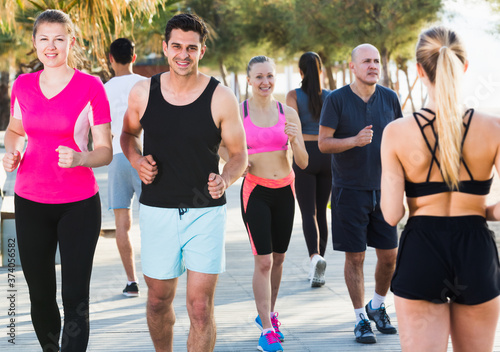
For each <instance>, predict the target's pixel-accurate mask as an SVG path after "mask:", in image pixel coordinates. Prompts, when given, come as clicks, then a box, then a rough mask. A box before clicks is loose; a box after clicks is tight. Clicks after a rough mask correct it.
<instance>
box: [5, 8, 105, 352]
mask: <svg viewBox="0 0 500 352" xmlns="http://www.w3.org/2000/svg"><path fill="white" fill-rule="evenodd" d="M33 45H34V47H35V49H36V53H37V56H38V59H39V60H40V61H41V62H42V64H43V66H44V69H43V70H42V71H38V72H35V73H30V74H24V75H21V76H19V77H18V78H17V80H16V81H15V82H14V85H13V87H12V96H11V99H12V101H11V118H10V122H9V126H8V127H7V131H6V133H5V150H6V154H5V156H4V158H3V166H4V168H5V170H6V171H8V172H12V171H14V170H15V169H16V168H17V167H18V166H19V170H18V171H17V176H16V184H15V188H14V191H15V212H16V230H17V241H18V245H19V255H20V259H21V264H22V267H23V272H24V276H25V278H26V282H27V283H28V287H29V293H30V301H31V319H32V322H33V326H34V328H35V332H36V335H37V338H38V341H39V342H40V345H41V347H42V350H43V351H59V350H61V351H63V352H64V351H72V352H77V351H78V352H83V351H86V350H87V344H88V338H89V286H90V276H91V272H92V262H93V258H94V251H95V247H96V245H97V240H98V238H99V231H100V227H101V204H100V199H99V194H98V186H97V182H96V180H95V177H94V174H93V172H92V168H93V167H99V166H103V165H107V164H109V163H110V161H111V159H112V157H113V153H112V148H111V132H110V121H111V118H110V112H109V103H108V99H107V98H106V93H105V91H104V87H103V85H102V83H101V81H100V79H99V78H96V77H92V76H90V75H88V74H85V73H82V72H80V71H79V70H76V69H74V68H73V63H72V48H73V46H74V45H75V36H74V32H73V24H72V23H71V20H70V18H69V16H68V15H67V14H65V13H64V12H62V11H58V10H47V11H44V12H42V13H41V14H40V15H39V16H38V17H37V19H36V21H35V24H34V28H33ZM89 129H90V130H91V131H92V137H93V143H94V149H93V151H88V150H87V143H88V133H89ZM25 136H28V138H29V143H28V146H27V148H26V151H25V153H24V155H23V156H21V152H22V151H23V148H24V141H25ZM58 244H59V250H60V254H61V274H62V301H63V306H64V328H63V332H62V342H61V344H59V337H60V335H61V316H60V313H59V307H58V305H57V300H56V271H55V253H56V248H57V245H58ZM59 346H61V349H59Z"/></svg>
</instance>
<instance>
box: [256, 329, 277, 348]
mask: <svg viewBox="0 0 500 352" xmlns="http://www.w3.org/2000/svg"><path fill="white" fill-rule="evenodd" d="M257 349H258V350H259V351H263V352H283V346H281V343H280V340H279V338H278V335H277V334H276V333H275V332H272V331H269V332H268V333H267V334H265V335H262V334H261V335H260V338H259V345H258V346H257Z"/></svg>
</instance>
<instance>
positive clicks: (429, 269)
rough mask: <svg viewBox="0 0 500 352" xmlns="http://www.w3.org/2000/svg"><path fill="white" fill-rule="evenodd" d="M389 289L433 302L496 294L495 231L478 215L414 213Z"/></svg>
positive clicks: (499, 284)
mask: <svg viewBox="0 0 500 352" xmlns="http://www.w3.org/2000/svg"><path fill="white" fill-rule="evenodd" d="M391 291H392V292H394V294H395V295H396V296H399V297H403V298H407V299H416V300H426V301H429V302H433V303H446V302H449V301H451V302H456V303H460V304H469V305H472V304H480V303H484V302H487V301H489V300H491V299H493V298H495V297H497V296H498V295H499V294H500V263H499V261H498V251H497V247H496V243H495V234H494V233H493V232H492V231H490V230H489V229H488V224H487V223H486V220H485V219H484V218H483V217H481V216H457V217H436V216H414V217H411V218H410V219H409V220H408V223H407V224H406V227H405V230H404V231H403V233H402V235H401V240H400V243H399V252H398V258H397V263H396V271H395V272H394V276H393V278H392V283H391Z"/></svg>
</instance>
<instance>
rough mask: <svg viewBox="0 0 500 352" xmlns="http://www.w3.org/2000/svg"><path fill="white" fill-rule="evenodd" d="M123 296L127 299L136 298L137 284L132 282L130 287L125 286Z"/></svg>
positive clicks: (137, 293)
mask: <svg viewBox="0 0 500 352" xmlns="http://www.w3.org/2000/svg"><path fill="white" fill-rule="evenodd" d="M123 295H124V296H127V297H138V296H139V285H138V284H137V282H132V283H131V284H130V285H129V284H127V286H125V288H124V289H123Z"/></svg>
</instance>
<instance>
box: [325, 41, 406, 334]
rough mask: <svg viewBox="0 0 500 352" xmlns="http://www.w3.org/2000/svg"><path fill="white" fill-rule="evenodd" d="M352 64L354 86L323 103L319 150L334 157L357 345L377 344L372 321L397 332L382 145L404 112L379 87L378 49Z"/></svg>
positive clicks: (335, 219)
mask: <svg viewBox="0 0 500 352" xmlns="http://www.w3.org/2000/svg"><path fill="white" fill-rule="evenodd" d="M349 65H350V68H351V70H352V72H353V73H354V76H355V80H354V82H353V83H351V84H350V85H348V86H345V87H342V88H340V89H337V90H335V91H333V92H332V93H331V94H330V95H329V96H328V97H327V99H326V100H325V102H324V104H323V109H322V113H321V119H320V130H319V149H320V150H321V151H322V152H323V153H332V174H333V188H332V202H331V204H332V238H333V241H332V242H333V248H334V249H335V250H338V251H343V252H345V255H346V261H345V268H344V276H345V281H346V285H347V288H348V290H349V295H350V297H351V301H352V303H353V306H354V311H355V314H356V327H355V329H354V334H355V336H356V341H357V342H360V343H375V342H377V340H376V337H375V335H374V334H373V331H372V329H371V325H370V321H369V320H368V319H371V320H374V321H375V324H376V327H377V329H378V330H379V331H380V332H382V333H385V334H395V333H396V332H397V330H396V328H395V327H394V326H392V325H391V322H390V320H389V316H388V315H387V313H386V311H385V303H384V302H385V295H386V294H387V291H388V290H389V285H390V281H391V277H392V274H393V272H394V267H395V263H396V253H397V249H396V248H397V232H396V228H395V227H393V226H390V225H389V224H387V223H386V222H385V220H384V217H383V216H382V212H381V210H380V204H379V203H380V176H381V162H380V143H381V140H382V131H383V129H384V128H385V126H386V125H387V124H388V123H389V122H391V121H393V120H394V119H395V118H399V117H401V116H402V112H401V106H400V104H399V100H398V97H397V95H396V94H395V93H394V92H393V91H392V90H390V89H387V88H385V87H382V86H379V85H377V82H378V80H379V77H380V54H379V52H378V50H377V49H376V48H375V47H374V46H373V45H370V44H362V45H359V46H358V47H356V48H355V49H354V50H353V51H352V55H351V63H350V64H349ZM367 245H368V246H370V247H374V248H375V249H376V253H377V259H378V262H377V266H376V269H375V293H374V296H373V299H372V300H371V301H370V302H369V303H368V304H367V305H366V307H365V306H364V293H365V292H364V274H363V263H364V259H365V251H366V246H367ZM365 308H366V309H365Z"/></svg>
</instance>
